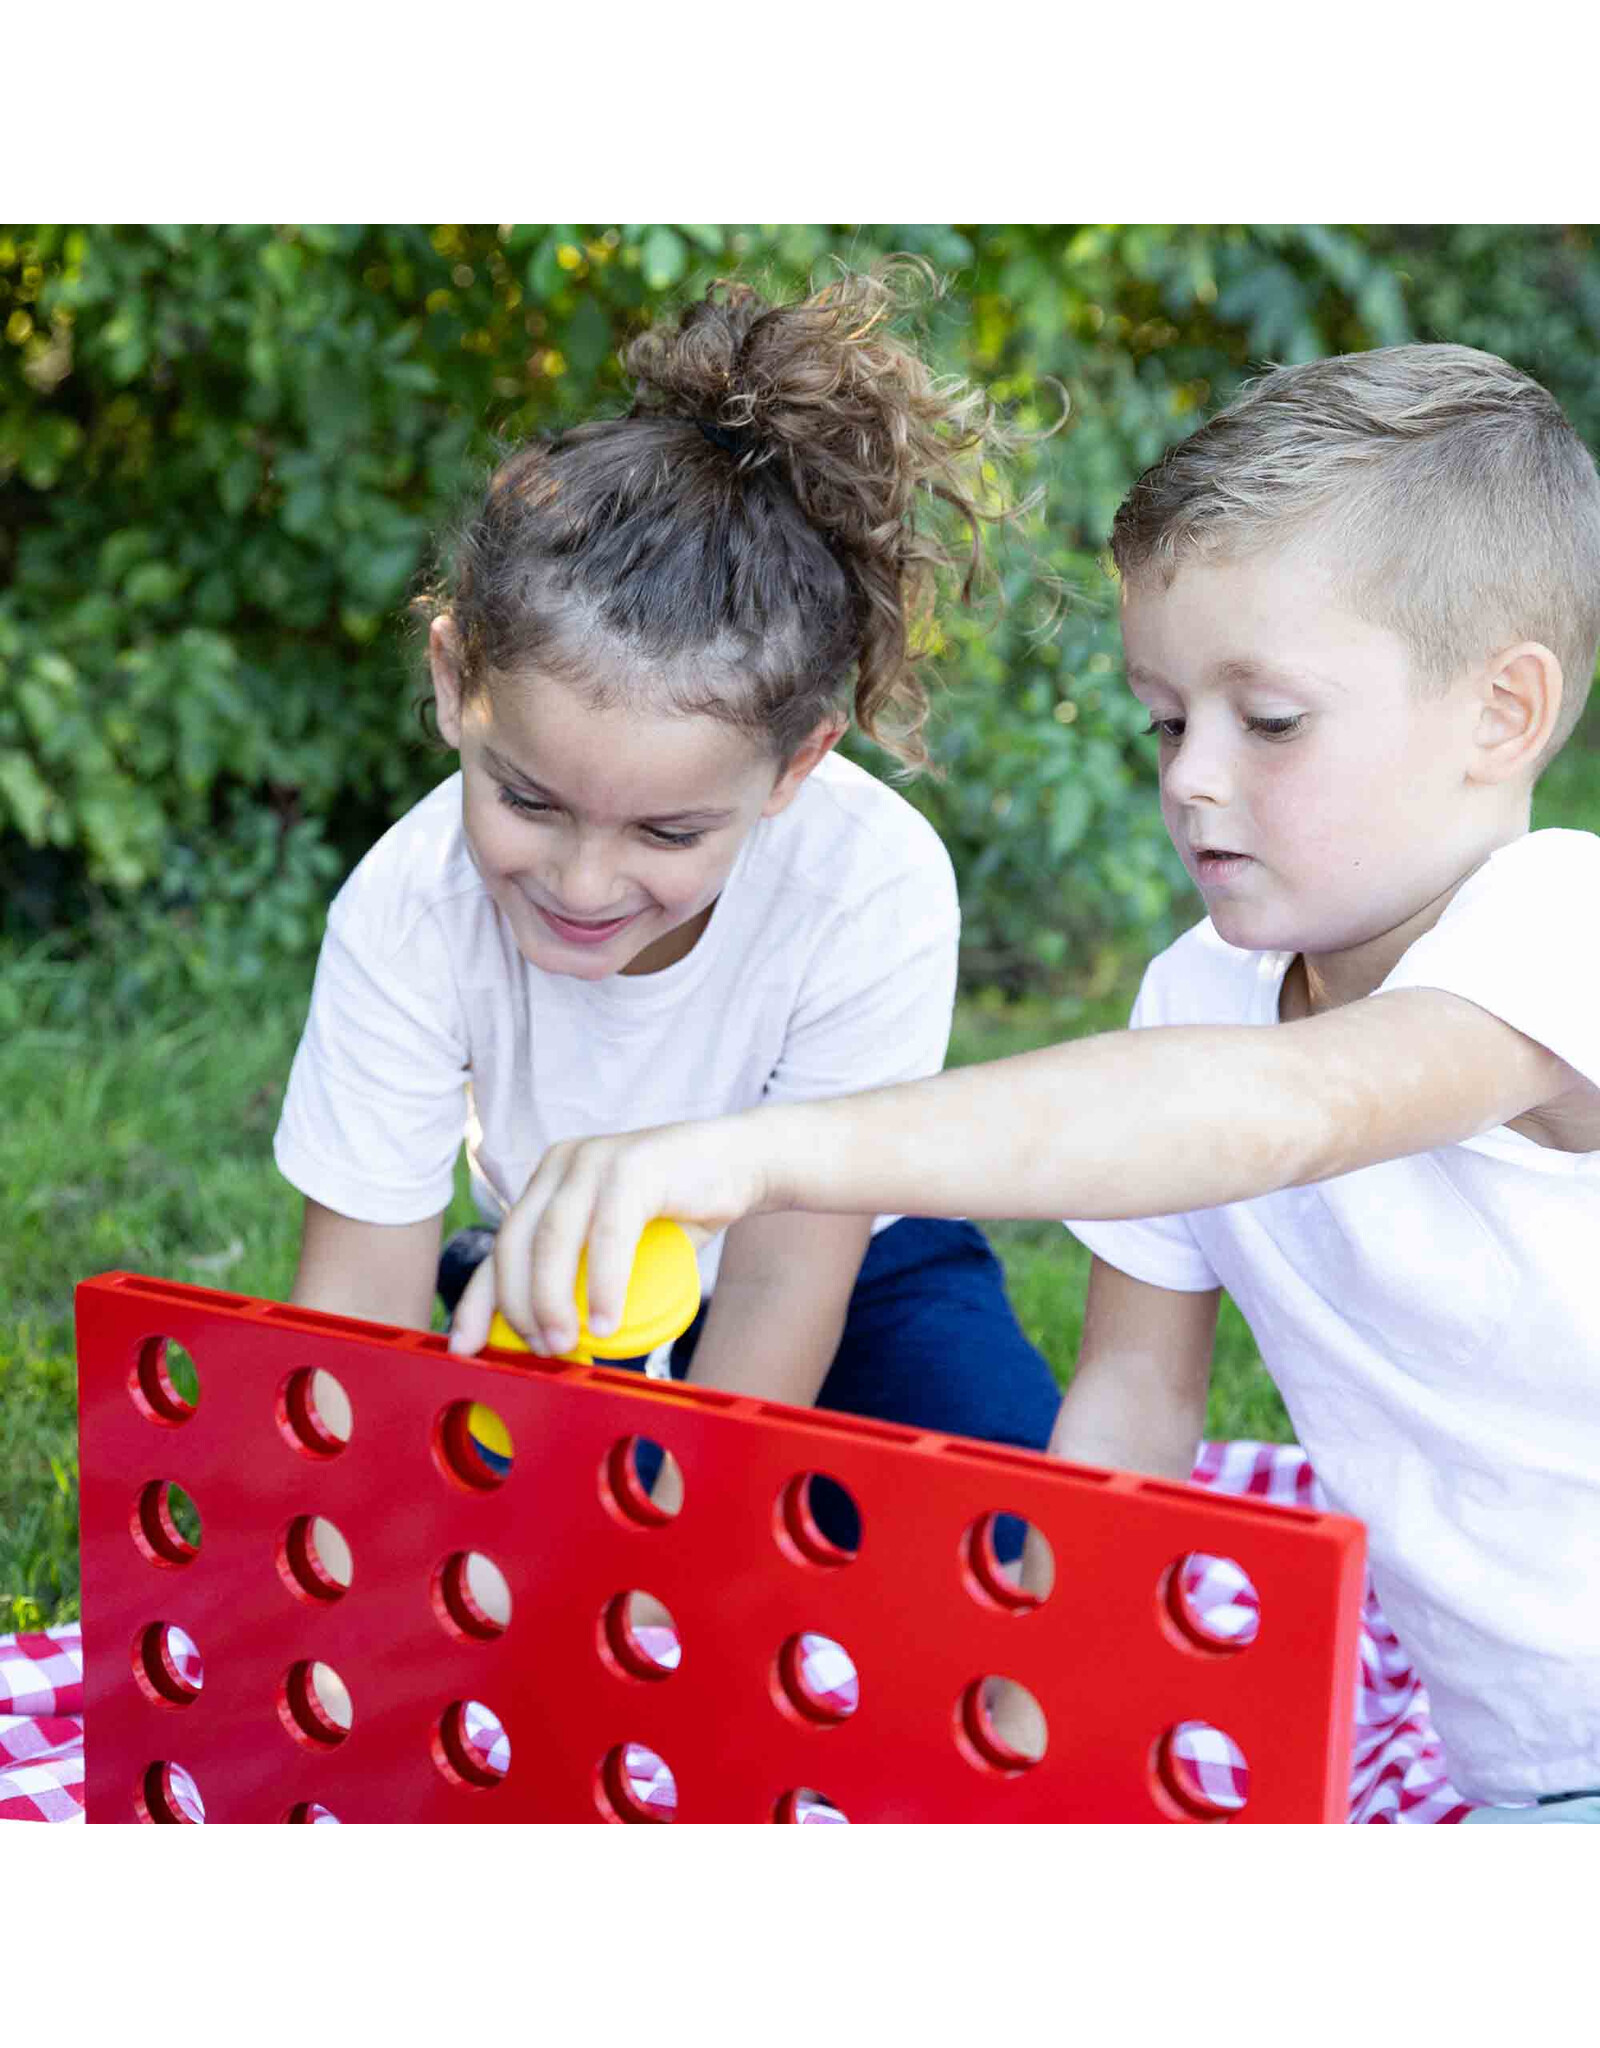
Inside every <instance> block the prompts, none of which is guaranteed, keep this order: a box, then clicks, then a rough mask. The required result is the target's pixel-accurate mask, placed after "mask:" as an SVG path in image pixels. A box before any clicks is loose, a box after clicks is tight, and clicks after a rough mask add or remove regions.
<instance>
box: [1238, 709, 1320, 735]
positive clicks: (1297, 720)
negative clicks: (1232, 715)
mask: <svg viewBox="0 0 1600 2048" xmlns="http://www.w3.org/2000/svg"><path fill="white" fill-rule="evenodd" d="M1305 722H1306V720H1305V713H1304V712H1303V711H1302V712H1297V713H1296V715H1295V716H1294V717H1293V718H1247V719H1246V720H1245V723H1246V725H1248V726H1249V728H1250V730H1251V731H1252V732H1254V733H1259V734H1260V735H1261V737H1262V739H1264V740H1286V739H1287V738H1288V737H1289V735H1290V734H1291V733H1295V732H1298V731H1299V730H1300V728H1301V726H1303V725H1304V724H1305Z"/></svg>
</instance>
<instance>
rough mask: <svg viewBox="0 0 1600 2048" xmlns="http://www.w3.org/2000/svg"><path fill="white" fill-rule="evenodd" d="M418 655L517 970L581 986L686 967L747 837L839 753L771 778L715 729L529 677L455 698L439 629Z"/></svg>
mask: <svg viewBox="0 0 1600 2048" xmlns="http://www.w3.org/2000/svg"><path fill="white" fill-rule="evenodd" d="M430 651H431V655H432V661H433V672H434V691H435V702H436V706H437V710H438V717H439V730H440V732H441V733H442V734H443V736H444V737H445V739H446V740H447V741H448V742H449V743H450V744H451V745H452V746H454V747H456V748H457V749H458V751H459V753H460V756H461V777H462V812H463V820H464V824H465V829H466V837H467V845H468V848H469V850H470V852H471V854H472V859H473V862H474V864H475V865H476V867H477V869H478V872H479V874H481V875H482V877H483V879H484V882H485V884H486V885H487V887H488V890H489V893H490V895H491V896H492V897H493V899H494V902H495V904H496V906H497V907H498V909H499V910H500V912H501V914H502V915H503V916H504V917H505V919H506V922H507V924H508V925H509V926H510V929H511V934H512V937H513V938H514V940H515V942H516V946H517V950H518V951H519V952H520V953H521V954H522V957H523V958H524V959H525V960H527V961H528V962H529V963H530V964H531V965H532V966H535V967H540V968H543V969H544V970H545V971H546V972H547V973H551V974H565V975H571V976H573V977H575V978H576V979H578V980H583V981H600V980H603V979H605V977H606V976H608V975H612V974H653V973H656V972H658V971H659V970H660V969H662V968H664V967H670V966H671V965H672V964H673V963H674V962H675V961H677V960H681V959H682V958H683V957H684V956H685V955H686V954H687V953H689V952H690V951H691V950H692V949H693V947H694V945H695V943H696V942H697V940H698V939H699V937H700V935H701V933H702V932H703V931H704V930H705V928H706V925H707V924H708V923H709V922H710V919H711V914H712V911H713V910H714V909H715V907H716V901H717V898H718V896H719V895H720V894H721V893H722V889H723V886H724V884H725V883H726V882H727V879H728V877H729V875H730V874H731V873H732V871H733V865H734V862H735V861H736V860H737V859H738V857H739V852H740V849H741V847H742V846H743V845H744V842H745V840H746V839H747V838H748V837H749V835H750V833H751V831H752V830H753V829H754V828H755V826H756V824H757V823H758V822H759V820H760V819H762V818H764V817H773V816H775V815H776V814H777V813H778V812H780V811H782V810H784V809H785V808H786V807H787V805H788V804H789V803H790V802H791V801H792V799H793V798H794V796H795V795H796V794H797V792H798V791H799V789H800V786H801V784H802V783H803V782H804V781H805V778H806V776H807V775H808V774H809V773H810V771H811V769H812V768H813V767H815V766H816V763H817V762H818V761H819V760H820V759H821V758H822V756H823V755H824V754H825V753H826V752H827V751H828V748H829V747H830V746H831V745H832V744H833V740H834V738H835V737H836V730H835V729H834V728H832V727H826V728H819V731H818V732H817V733H814V734H813V735H812V736H811V737H810V738H809V739H808V740H806V741H805V742H803V743H802V745H801V747H800V748H799V749H798V751H797V752H796V754H795V756H794V758H793V759H792V760H791V761H790V762H789V763H788V764H787V765H786V766H781V767H780V764H779V763H778V762H777V761H776V760H775V759H774V757H773V755H772V754H771V752H770V751H768V750H767V749H766V748H764V747H762V746H760V745H758V744H757V743H756V742H755V741H754V740H752V739H751V738H750V737H749V736H747V735H746V734H745V733H743V732H742V731H740V730H739V729H738V728H737V727H735V726H733V725H731V724H729V723H727V722H726V721H724V720H722V719H717V718H713V717H710V716H709V715H706V714H703V713H676V712H665V711H662V712H657V711H652V710H650V709H649V708H647V706H644V705H641V704H639V703H637V702H629V701H628V699H627V696H626V695H625V694H624V693H623V692H621V691H613V692H612V693H611V695H610V697H609V698H608V699H607V701H606V702H605V703H603V704H597V703H595V702H594V701H592V700H591V699H590V698H589V697H588V696H587V695H585V693H584V692H583V691H582V690H580V689H577V688H574V687H572V686H570V685H568V684H566V683H561V682H557V681H555V680H553V679H552V678H550V677H548V676H527V677H518V678H516V679H506V678H499V679H496V680H495V682H494V683H493V685H492V686H491V687H487V688H483V689H480V690H478V691H476V692H475V693H474V694H472V695H471V696H470V697H464V696H463V694H462V692H461V690H460V687H459V682H458V678H457V673H456V666H455V660H454V648H453V642H452V637H451V634H450V632H449V628H448V623H447V622H446V621H444V620H440V621H439V622H438V623H437V624H436V627H435V633H434V640H433V643H432V647H431V650H430Z"/></svg>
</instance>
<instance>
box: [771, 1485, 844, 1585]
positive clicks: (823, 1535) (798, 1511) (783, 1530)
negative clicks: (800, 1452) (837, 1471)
mask: <svg viewBox="0 0 1600 2048" xmlns="http://www.w3.org/2000/svg"><path fill="white" fill-rule="evenodd" d="M776 1535H777V1539H778V1548H779V1549H780V1550H781V1551H783V1552H784V1554H785V1555H786V1556H789V1557H796V1556H797V1557H799V1558H801V1559H803V1560H804V1561H805V1562H806V1563H807V1564H820V1565H827V1566H831V1565H841V1564H849V1563H850V1562H851V1560H852V1559H853V1558H854V1557H855V1556H856V1555H857V1553H858V1552H859V1551H860V1548H861V1510H860V1508H859V1507H858V1506H857V1504H856V1497H855V1495H854V1494H853V1493H852V1492H851V1491H850V1489H849V1487H848V1486H844V1485H842V1484H841V1483H840V1482H839V1481H838V1480H837V1479H833V1478H830V1477H829V1475H828V1474H827V1473H826V1472H802V1473H801V1474H800V1476H799V1477H798V1478H797V1479H791V1480H790V1481H789V1483H788V1485H787V1486H786V1487H785V1488H784V1489H783V1491H782V1493H780V1494H779V1495H778V1509H777V1522H776Z"/></svg>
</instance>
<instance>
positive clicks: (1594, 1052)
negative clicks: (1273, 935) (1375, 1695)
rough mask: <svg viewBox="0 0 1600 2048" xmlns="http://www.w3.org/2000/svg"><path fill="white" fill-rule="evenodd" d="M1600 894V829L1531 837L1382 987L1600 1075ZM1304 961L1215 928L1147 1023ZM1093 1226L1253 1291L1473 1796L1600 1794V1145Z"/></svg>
mask: <svg viewBox="0 0 1600 2048" xmlns="http://www.w3.org/2000/svg"><path fill="white" fill-rule="evenodd" d="M1597 906H1600V838H1597V837H1596V836H1595V835H1594V834H1592V833H1588V832H1570V831H1542V832H1534V833H1531V834H1529V835H1528V836H1526V837H1524V838H1522V839H1519V840H1516V841H1515V842H1513V843H1512V844H1511V845H1509V846H1506V847H1502V848H1501V849H1500V850H1499V851H1498V852H1496V853H1495V854H1493V855H1492V856H1491V857H1490V858H1489V859H1488V860H1487V861H1486V862H1485V863H1484V864H1483V866H1482V867H1480V868H1479V869H1478V870H1477V871H1476V872H1475V873H1474V874H1473V875H1472V876H1471V877H1470V878H1469V879H1468V880H1467V881H1466V882H1465V883H1464V884H1463V885H1462V886H1461V888H1460V889H1459V890H1458V891H1457V893H1456V895H1455V896H1454V897H1453V899H1452V900H1451V902H1450V904H1449V905H1448V906H1447V908H1446V910H1445V912H1444V914H1443V915H1442V916H1441V918H1440V919H1439V921H1438V923H1437V924H1436V925H1435V926H1434V927H1433V929H1432V930H1431V931H1429V932H1427V933H1425V934H1424V935H1423V937H1421V938H1420V939H1418V940H1417V941H1416V943H1415V944H1414V945H1413V946H1411V947H1410V948H1409V949H1408V950H1407V952H1406V953H1405V954H1404V956H1403V957H1402V958H1401V960H1400V962H1399V963H1398V965H1397V966H1396V967H1395V969H1394V971H1393V973H1392V974H1390V976H1389V977H1388V979H1387V980H1386V981H1385V982H1384V983H1383V987H1382V990H1380V991H1378V993H1383V992H1385V991H1388V990H1392V989H1400V988H1437V989H1445V990H1449V991H1450V992H1452V993H1454V994H1457V995H1461V996H1465V997H1467V998H1468V999H1469V1000H1470V1001H1472V1002H1474V1003H1476V1004H1478V1005H1479V1006H1480V1007H1481V1008H1482V1009H1485V1010H1487V1011H1490V1012H1491V1013H1492V1014H1493V1015H1495V1016H1497V1017H1500V1018H1503V1019H1504V1021H1505V1022H1506V1023H1508V1024H1510V1025H1512V1026H1513V1027H1514V1028H1515V1029H1517V1030H1518V1031H1521V1032H1523V1033H1525V1034H1526V1035H1527V1036H1528V1037H1529V1038H1533V1039H1536V1040H1537V1041H1538V1042H1539V1043H1540V1044H1542V1045H1545V1046H1547V1047H1549V1048H1550V1050H1551V1051H1553V1052H1555V1053H1557V1054H1558V1055H1559V1056H1560V1057H1561V1058H1562V1059H1564V1060H1565V1061H1567V1062H1568V1064H1569V1065H1570V1066H1572V1067H1573V1068H1575V1069H1576V1070H1577V1072H1578V1073H1580V1074H1581V1075H1583V1076H1585V1077H1586V1078H1587V1079H1589V1080H1591V1081H1593V1082H1595V1083H1596V1084H1600V949H1597V948H1596V945H1595V942H1594V937H1593V933H1594V927H1595V919H1596V915H1597ZM1293 957H1294V956H1293V955H1292V954H1290V953H1252V952H1244V951H1240V950H1239V949H1238V948H1236V947H1233V946H1229V945H1227V944H1225V943H1224V941H1223V940H1221V939H1219V938H1218V937H1217V935H1216V932H1215V931H1214V930H1213V928H1212V926H1211V924H1210V922H1209V920H1208V921H1207V922H1205V923H1203V924H1200V925H1197V926H1196V927H1195V928H1194V929H1193V930H1192V931H1190V932H1188V933H1186V934H1185V936H1184V937H1183V938H1181V939H1179V940H1178V942H1177V943H1176V944H1175V945H1173V946H1171V947H1169V948H1168V949H1167V951H1166V952H1165V953H1163V954H1162V955H1161V956H1160V957H1159V958H1158V959H1157V960H1156V961H1155V962H1154V963H1153V964H1152V965H1151V967H1150V969H1149V970H1148V972H1147V974H1146V976H1145V979H1144V984H1143V986H1142V988H1141V989H1140V992H1139V999H1138V1002H1137V1004H1136V1006H1135V1009H1134V1012H1133V1016H1132V1019H1131V1021H1132V1023H1133V1024H1135V1025H1140V1026H1150V1025H1175V1024H1265V1025H1270V1024H1275V1023H1276V1022H1277V1021H1278V992H1279V988H1280V985H1281V983H1282V980H1283V976H1284V973H1285V971H1286V969H1287V968H1288V966H1289V964H1290V961H1291V960H1292V959H1293ZM1195 1086H1196V1088H1197V1089H1203V1088H1204V1086H1205V1076H1204V1073H1203V1072H1197V1073H1196V1076H1195ZM1068 1228H1069V1229H1070V1230H1072V1231H1073V1233H1074V1234H1075V1235H1076V1236H1077V1237H1079V1238H1081V1239H1082V1240H1083V1242H1084V1243H1085V1244H1086V1245H1088V1246H1089V1248H1090V1250H1091V1251H1093V1252H1094V1253H1096V1255H1097V1256H1098V1257H1100V1258H1102V1259H1105V1260H1106V1261H1107V1262H1108V1263H1109V1264H1111V1265H1113V1266H1116V1267H1118V1268H1120V1269H1121V1270H1122V1271H1123V1272H1125V1273H1129V1274H1131V1275H1133V1277H1134V1278H1136V1279H1140V1280H1145V1281H1148V1282H1150V1283H1152V1284H1153V1285H1155V1286H1158V1287H1171V1288H1177V1289H1183V1290H1191V1291H1201V1290H1204V1289H1207V1288H1211V1287H1216V1286H1218V1285H1220V1286H1222V1287H1225V1288H1226V1289H1227V1291H1228V1293H1229V1294H1231V1295H1232V1296H1233V1298H1234V1300H1235V1301H1236V1302H1237V1303H1238V1305H1239V1308H1240V1309H1241V1311H1242V1312H1243V1314H1244V1317H1245V1320H1246V1321H1247V1322H1248V1323H1249V1325H1250V1328H1251V1330H1252V1332H1253V1334H1254V1336H1255V1339H1256V1342H1257V1344H1258V1345H1259V1346H1260V1350H1261V1356H1262V1359H1263V1361H1264V1362H1265V1364H1266V1366H1267V1369H1268V1371H1269V1372H1270V1373H1271V1374H1272V1377H1273V1379H1274V1380H1275V1381H1276V1382H1277V1384H1278V1386H1279V1388H1280V1390H1281V1391H1282V1393H1283V1397H1284V1401H1285V1404H1286V1406H1287V1407H1288V1410H1289V1414H1290V1416H1291V1418H1292V1420H1293V1422H1294V1426H1295V1429H1296V1432H1297V1433H1298V1435H1299V1438H1300V1441H1301V1443H1302V1444H1303V1445H1304V1446H1305V1449H1306V1451H1307V1453H1308V1454H1309V1456H1310V1459H1311V1462H1312V1465H1313V1467H1314V1468H1315V1470H1316V1472H1317V1475H1318V1477H1319V1478H1320V1479H1321V1481H1322V1483H1323V1486H1324V1488H1325V1489H1326V1492H1327V1494H1328V1497H1329V1499H1330V1501H1331V1502H1332V1503H1333V1505H1334V1506H1335V1507H1336V1508H1338V1509H1340V1510H1342V1511H1344V1512H1346V1513H1348V1514H1352V1515H1357V1516H1359V1517H1360V1518H1361V1520H1362V1521H1364V1522H1365V1523H1366V1525H1367V1530H1368V1538H1369V1553H1370V1561H1371V1571H1372V1580H1373V1584H1374V1586H1375V1587H1376V1589H1377V1593H1378V1597H1379V1599H1380V1600H1381V1601H1382V1603H1383V1607H1384V1611H1385V1612H1386V1614H1387V1615H1388V1617H1389V1619H1390V1621H1391V1622H1392V1623H1393V1624H1394V1626H1395V1628H1396V1630H1397V1631H1398V1633H1399V1635H1400V1638H1401V1641H1402V1642H1403V1643H1404V1644H1405V1645H1406V1648H1407V1649H1408V1651H1409V1652H1410V1654H1411V1657H1412V1659H1413V1661H1414V1662H1415V1665H1416V1668H1417V1670H1418V1672H1419V1673H1420V1674H1421V1676H1422V1678H1423V1680H1424V1681H1425V1683H1426V1685H1427V1687H1428V1693H1429V1698H1430V1701H1431V1704H1432V1708H1433V1713H1434V1719H1435V1722H1436V1724H1437V1726H1438V1729H1439V1733H1440V1736H1441V1737H1442V1739H1443V1741H1444V1745H1445V1750H1446V1754H1447V1758H1448V1762H1449V1768H1450V1774H1451V1777H1452V1779H1453V1781H1454V1782H1455V1784H1456V1785H1457V1786H1458V1787H1459V1789H1460V1790H1461V1791H1462V1792H1463V1793H1464V1794H1466V1795H1467V1796H1468V1797H1469V1798H1473V1799H1478V1800H1485V1801H1494V1802H1516V1801H1520V1800H1527V1799H1532V1798H1534V1797H1536V1796H1537V1795H1539V1794H1542V1793H1551V1792H1565V1791H1571V1790H1575V1789H1581V1788H1586V1787H1590V1786H1594V1785H1600V1152H1591V1153H1584V1154H1572V1153H1563V1152H1556V1151H1552V1150H1550V1149H1548V1148H1547V1147H1542V1146H1539V1145H1536V1144H1534V1143H1533V1142H1532V1141H1531V1140H1530V1139H1527V1138H1524V1137H1522V1136H1520V1135H1519V1134H1518V1133H1516V1132H1514V1131H1511V1130H1508V1129H1505V1128H1503V1127H1502V1128H1500V1129H1498V1130H1493V1131H1490V1132H1488V1133H1487V1134H1485V1135H1484V1136H1482V1137H1478V1138H1471V1139H1468V1140H1466V1141H1465V1142H1463V1143H1461V1144H1459V1145H1448V1146H1444V1147H1442V1148H1441V1149H1439V1150H1438V1151H1435V1152H1428V1153H1421V1154H1418V1155H1416V1156H1414V1157H1412V1158H1408V1159H1397V1160H1393V1161H1391V1162H1389V1163H1387V1164H1385V1165H1381V1166H1372V1167H1367V1168H1364V1169H1363V1170H1362V1171H1360V1172H1357V1173H1350V1174H1344V1175H1341V1176H1339V1177H1338V1178H1337V1179H1334V1180H1328V1181H1324V1182H1322V1183H1320V1184H1319V1185H1317V1186H1315V1187H1303V1188H1291V1189H1287V1190H1285V1191H1283V1192H1282V1193H1279V1194H1274V1195H1265V1196H1262V1197H1260V1198H1258V1199H1256V1200H1254V1201H1246V1202H1230V1203H1227V1204H1224V1205H1223V1206H1221V1207H1218V1208H1213V1209H1202V1210H1194V1211H1191V1212H1190V1213H1188V1214H1187V1215H1177V1216H1160V1217H1150V1218H1145V1219H1142V1220H1138V1221H1133V1222H1110V1223H1107V1222H1090V1223H1080V1222H1072V1223H1070V1224H1069V1225H1068ZM1271 1626H1272V1617H1271V1615H1270V1614H1263V1616H1262V1627H1263V1629H1264V1630H1265V1629H1269V1628H1270V1627H1271Z"/></svg>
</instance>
